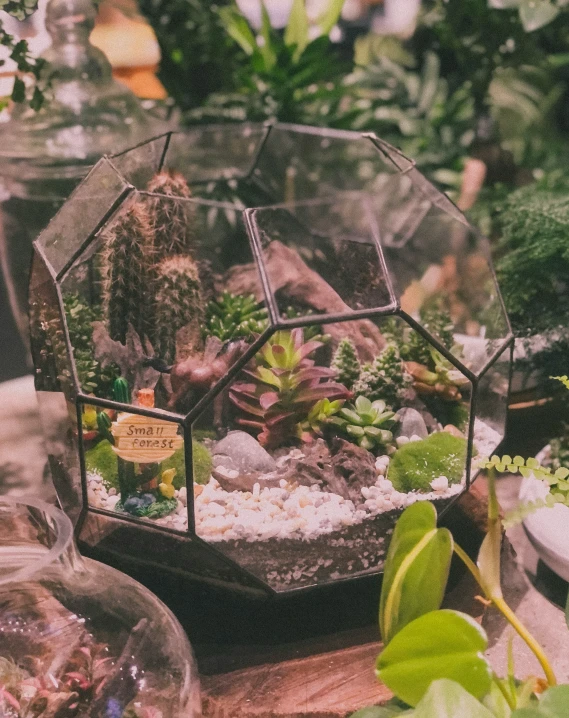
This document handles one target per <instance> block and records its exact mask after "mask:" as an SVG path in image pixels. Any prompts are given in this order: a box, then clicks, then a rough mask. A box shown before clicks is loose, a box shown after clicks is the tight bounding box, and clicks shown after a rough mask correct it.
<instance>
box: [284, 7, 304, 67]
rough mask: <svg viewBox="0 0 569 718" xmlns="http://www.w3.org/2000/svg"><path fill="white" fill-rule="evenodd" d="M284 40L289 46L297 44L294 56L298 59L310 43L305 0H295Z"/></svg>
mask: <svg viewBox="0 0 569 718" xmlns="http://www.w3.org/2000/svg"><path fill="white" fill-rule="evenodd" d="M284 40H285V44H286V45H288V46H289V47H290V46H291V45H294V46H295V48H296V49H295V51H294V54H293V57H294V59H295V60H298V58H299V57H300V56H301V55H302V53H303V52H304V49H305V48H306V46H307V45H308V15H307V14H306V6H305V4H304V0H293V3H292V9H291V11H290V15H289V18H288V25H287V26H286V30H285V34H284Z"/></svg>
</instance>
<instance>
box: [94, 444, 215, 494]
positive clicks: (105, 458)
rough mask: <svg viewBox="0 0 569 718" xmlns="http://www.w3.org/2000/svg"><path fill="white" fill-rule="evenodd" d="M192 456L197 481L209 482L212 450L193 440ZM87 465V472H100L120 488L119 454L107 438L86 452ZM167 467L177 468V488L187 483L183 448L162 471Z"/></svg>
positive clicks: (110, 484)
mask: <svg viewBox="0 0 569 718" xmlns="http://www.w3.org/2000/svg"><path fill="white" fill-rule="evenodd" d="M192 456H193V460H194V476H195V481H196V483H197V484H207V482H208V481H209V478H210V476H211V470H212V467H213V463H212V458H211V454H210V452H209V451H208V449H207V448H206V447H205V446H204V445H203V444H200V443H199V442H197V441H194V442H192ZM85 467H86V469H87V472H95V473H97V474H100V475H101V476H102V477H103V481H104V482H105V484H107V486H108V487H114V488H115V489H118V488H119V485H118V462H117V455H116V454H115V452H114V451H113V448H112V446H111V445H110V443H109V442H108V441H107V440H106V439H103V441H100V442H99V443H98V444H97V445H96V446H94V447H92V448H91V449H89V450H88V451H86V452H85ZM166 469H176V476H174V481H173V482H172V483H173V484H174V486H175V488H177V489H179V488H180V487H181V486H184V485H185V483H186V479H185V477H186V461H185V458H184V451H183V449H178V450H177V451H176V452H175V453H174V454H173V455H172V456H171V457H170V458H169V459H166V461H163V462H162V471H165V470H166Z"/></svg>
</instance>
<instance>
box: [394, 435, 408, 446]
mask: <svg viewBox="0 0 569 718" xmlns="http://www.w3.org/2000/svg"><path fill="white" fill-rule="evenodd" d="M395 443H396V444H397V446H404V445H405V444H408V443H409V437H408V436H398V437H397V438H396V439H395Z"/></svg>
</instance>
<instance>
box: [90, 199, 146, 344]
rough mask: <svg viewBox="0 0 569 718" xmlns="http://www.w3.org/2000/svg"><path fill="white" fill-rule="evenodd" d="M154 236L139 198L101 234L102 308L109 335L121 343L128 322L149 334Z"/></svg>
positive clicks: (140, 333)
mask: <svg viewBox="0 0 569 718" xmlns="http://www.w3.org/2000/svg"><path fill="white" fill-rule="evenodd" d="M154 259H155V256H154V239H153V232H152V227H151V225H150V220H149V217H148V213H147V210H146V208H145V207H144V205H143V204H142V203H140V202H138V203H134V204H131V205H130V207H129V208H128V209H127V210H126V211H125V212H122V214H121V215H120V216H119V217H118V218H117V219H116V221H115V222H113V224H112V225H111V226H110V227H109V228H108V229H107V231H106V232H105V235H104V249H103V252H102V264H101V274H102V285H103V311H104V315H105V317H106V319H107V323H108V329H109V334H110V336H111V339H114V340H115V341H120V342H122V343H123V344H124V342H125V339H126V333H127V329H128V325H129V323H130V324H132V326H133V327H134V329H135V330H136V332H137V333H138V335H139V336H140V337H141V338H142V337H145V336H148V337H150V336H152V330H153V321H152V305H151V299H152V295H153V265H154Z"/></svg>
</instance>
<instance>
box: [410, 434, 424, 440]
mask: <svg viewBox="0 0 569 718" xmlns="http://www.w3.org/2000/svg"><path fill="white" fill-rule="evenodd" d="M409 441H422V439H421V437H420V436H418V435H417V434H413V436H411V437H410V439H409Z"/></svg>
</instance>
